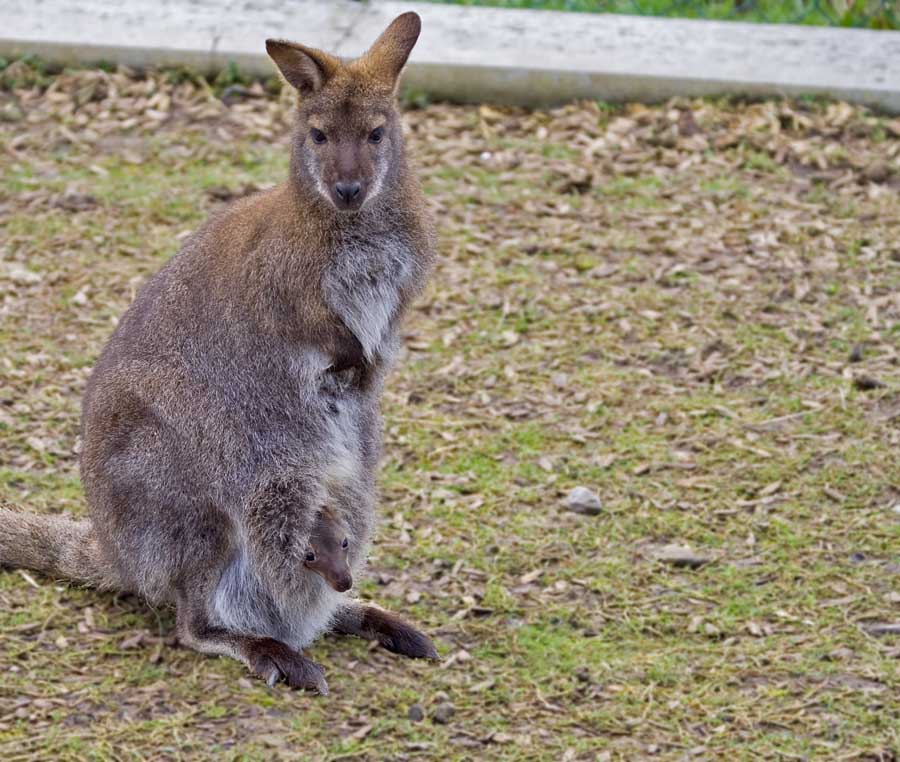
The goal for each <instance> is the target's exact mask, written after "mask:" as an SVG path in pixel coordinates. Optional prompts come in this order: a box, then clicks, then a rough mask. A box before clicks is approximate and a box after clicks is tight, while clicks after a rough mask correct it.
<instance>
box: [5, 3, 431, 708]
mask: <svg viewBox="0 0 900 762" xmlns="http://www.w3.org/2000/svg"><path fill="white" fill-rule="evenodd" d="M419 30H420V21H419V17H418V16H417V15H416V14H415V13H404V14H403V15H402V16H399V17H398V18H397V19H395V20H394V21H393V23H391V25H390V26H389V27H388V28H387V30H385V32H384V33H383V34H382V35H381V36H380V37H379V38H378V40H376V42H375V43H374V44H373V45H372V47H371V48H370V49H369V50H368V52H366V53H365V54H364V55H363V56H362V57H361V58H358V59H355V60H351V61H343V60H341V59H339V58H336V57H334V56H331V55H328V54H327V53H323V52H322V51H319V50H314V49H311V48H307V47H304V46H302V45H297V44H294V43H291V42H283V41H277V40H268V41H267V42H266V49H267V50H268V53H269V55H270V56H271V57H272V59H273V60H274V61H275V63H276V64H277V65H278V67H279V69H280V70H281V72H282V74H283V75H284V77H285V79H286V80H287V81H288V83H289V84H290V85H291V86H293V87H294V88H295V89H296V90H297V91H298V93H299V100H298V108H297V117H296V127H295V130H294V132H293V138H292V145H291V163H290V176H289V178H288V180H287V181H286V182H284V183H283V184H281V185H280V186H277V187H275V188H273V189H272V190H269V191H265V192H262V193H258V194H256V195H253V196H250V197H248V198H244V199H241V200H239V201H237V202H235V203H234V204H232V205H230V206H229V207H227V208H226V209H225V210H224V211H222V212H220V213H219V214H217V215H215V216H214V217H213V218H212V219H211V220H209V221H208V222H207V223H206V224H205V225H204V226H203V227H202V228H201V229H200V230H199V231H198V232H197V233H195V234H194V235H193V236H191V237H190V238H189V239H188V240H187V242H186V243H185V245H184V247H183V248H182V250H181V251H180V252H179V254H178V255H177V256H175V257H174V258H173V259H172V260H171V261H170V262H168V263H167V264H166V265H165V266H164V267H163V268H162V270H160V272H158V273H157V274H156V275H155V276H154V277H152V278H151V279H150V280H149V281H147V283H146V284H145V285H144V286H143V288H142V289H141V290H140V291H139V293H138V295H137V297H136V299H135V300H134V303H133V304H132V305H131V307H130V308H129V309H128V310H127V312H126V313H125V315H124V316H123V317H122V320H121V321H120V323H119V325H118V327H117V328H116V331H115V333H114V334H113V336H112V338H111V339H110V341H109V343H108V344H107V345H106V347H105V348H104V350H103V352H102V354H101V356H100V359H99V360H98V362H97V364H96V366H95V368H94V371H93V373H92V375H91V378H90V380H89V382H88V385H87V391H86V393H85V397H84V405H83V413H82V438H83V447H82V453H81V478H82V483H83V485H84V488H85V493H86V496H87V500H88V504H89V507H90V521H71V520H68V519H64V518H60V517H51V516H38V515H35V514H29V513H22V512H19V511H10V510H5V511H0V563H2V564H4V565H8V566H24V567H29V568H32V569H37V570H40V571H44V572H46V573H48V574H50V575H54V576H61V577H67V578H70V579H73V580H76V581H79V582H82V583H86V584H90V585H95V586H97V587H100V588H107V589H118V590H127V591H132V592H136V593H138V594H140V595H143V596H144V597H146V598H147V599H148V600H149V601H151V602H154V603H160V602H165V603H171V604H174V605H175V606H176V609H177V629H178V635H179V639H180V640H181V641H182V642H183V643H185V644H186V645H189V646H191V647H193V648H195V649H196V650H198V651H201V652H204V653H210V654H226V655H228V656H232V657H234V658H236V659H239V660H241V661H242V662H244V663H245V664H246V665H247V666H248V667H249V668H250V669H251V670H252V671H253V672H255V673H256V674H258V675H260V676H261V677H263V678H264V679H265V680H267V681H268V682H269V683H270V684H274V683H275V682H277V681H278V680H280V679H284V680H285V681H286V682H287V683H288V684H289V685H291V686H293V687H299V688H307V689H315V690H318V691H319V692H320V693H326V692H327V686H326V683H325V678H324V673H323V671H322V669H321V667H319V666H318V665H317V664H315V663H313V662H312V661H310V660H309V659H307V658H306V657H304V656H303V655H301V653H300V649H302V648H303V647H305V646H307V645H308V644H309V643H310V642H311V641H312V640H313V639H315V638H316V637H317V636H318V635H319V634H321V633H322V632H323V631H325V630H327V629H332V630H334V631H336V632H339V633H346V634H353V635H358V636H361V637H364V638H369V639H377V640H378V641H379V642H380V643H381V644H382V645H383V646H385V647H386V648H388V649H390V650H392V651H395V652H397V653H400V654H404V655H406V656H411V657H424V658H436V657H437V652H436V651H435V649H434V646H433V645H432V644H431V641H430V640H429V639H428V638H427V637H426V636H424V635H423V634H421V633H420V632H418V631H417V630H416V629H414V628H413V627H411V626H409V625H407V624H405V623H404V622H403V621H402V620H400V619H399V618H397V617H396V616H394V615H392V614H390V613H387V612H385V611H382V610H380V609H377V608H374V607H371V606H364V605H362V604H360V603H358V602H355V601H353V600H351V599H348V598H347V597H346V596H345V595H344V594H343V593H342V592H341V589H342V588H343V589H346V585H347V584H349V580H351V579H352V576H351V575H356V574H358V573H359V571H360V570H361V568H362V566H363V564H364V559H365V556H366V553H367V549H368V547H369V543H370V540H371V536H372V531H373V523H374V510H375V488H374V481H375V478H374V477H375V469H376V464H377V460H378V455H379V448H380V436H381V419H380V412H379V398H380V394H381V388H382V382H383V379H384V376H385V373H386V372H387V370H388V369H389V367H390V366H391V364H392V361H393V358H394V355H395V353H396V350H397V347H398V342H399V333H398V332H399V324H400V321H401V319H402V318H403V316H404V313H405V312H406V311H407V308H408V307H409V304H410V300H411V299H413V297H414V296H415V295H416V294H417V293H418V292H419V291H420V290H421V289H422V287H423V285H424V283H425V280H426V277H427V275H428V272H429V269H430V266H431V262H432V258H433V249H434V234H433V230H432V223H431V221H430V219H429V216H428V214H427V212H426V207H425V203H424V200H423V197H422V195H421V191H420V189H419V186H418V183H417V181H416V179H415V177H414V175H413V174H412V172H411V171H410V169H409V167H408V165H407V162H406V159H405V156H404V149H403V137H402V131H401V124H400V117H399V114H398V111H397V105H396V89H397V80H398V77H399V75H400V71H401V69H402V68H403V66H404V64H405V63H406V59H407V57H408V56H409V53H410V51H411V50H412V47H413V45H414V44H415V42H416V39H417V38H418V35H419ZM323 511H327V514H323ZM323 515H326V516H327V517H328V518H327V521H328V522H329V523H328V527H330V528H331V534H334V530H333V527H334V526H340V527H341V529H340V531H341V533H342V535H343V536H342V537H341V543H342V544H343V541H344V540H346V545H347V547H346V548H345V550H346V572H347V573H346V576H345V577H340V575H338V577H336V578H335V579H328V574H326V573H324V572H323V571H322V570H321V569H316V568H311V566H312V562H309V560H308V557H307V554H308V553H310V552H314V550H312V551H311V547H312V546H314V545H315V542H316V537H315V535H316V528H317V522H321V521H322V516H323ZM332 539H334V538H333V537H332ZM329 583H330V584H329Z"/></svg>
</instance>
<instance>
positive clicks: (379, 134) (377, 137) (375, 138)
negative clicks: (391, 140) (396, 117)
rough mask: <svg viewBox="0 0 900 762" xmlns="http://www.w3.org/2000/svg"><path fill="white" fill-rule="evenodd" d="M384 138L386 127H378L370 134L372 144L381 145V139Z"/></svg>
mask: <svg viewBox="0 0 900 762" xmlns="http://www.w3.org/2000/svg"><path fill="white" fill-rule="evenodd" d="M383 137H384V127H376V128H375V129H374V130H372V131H371V132H370V133H369V142H370V143H380V142H381V139H382V138H383Z"/></svg>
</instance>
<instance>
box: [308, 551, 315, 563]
mask: <svg viewBox="0 0 900 762" xmlns="http://www.w3.org/2000/svg"><path fill="white" fill-rule="evenodd" d="M315 560H316V554H315V553H313V552H312V551H311V550H307V551H306V561H307V563H310V564H311V563H312V562H313V561H315Z"/></svg>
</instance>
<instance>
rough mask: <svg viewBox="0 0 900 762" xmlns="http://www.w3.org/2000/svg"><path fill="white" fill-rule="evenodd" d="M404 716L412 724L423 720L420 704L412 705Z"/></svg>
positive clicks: (422, 710) (423, 713)
mask: <svg viewBox="0 0 900 762" xmlns="http://www.w3.org/2000/svg"><path fill="white" fill-rule="evenodd" d="M406 716H407V717H409V719H410V720H411V721H412V722H421V721H422V720H424V719H425V710H424V709H423V708H422V705H421V704H413V705H412V706H411V707H410V708H409V711H408V712H407V713H406Z"/></svg>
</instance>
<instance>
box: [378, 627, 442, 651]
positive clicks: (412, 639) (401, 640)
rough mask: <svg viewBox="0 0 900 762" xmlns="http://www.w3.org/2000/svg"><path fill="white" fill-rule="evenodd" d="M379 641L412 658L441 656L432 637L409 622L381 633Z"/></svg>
mask: <svg viewBox="0 0 900 762" xmlns="http://www.w3.org/2000/svg"><path fill="white" fill-rule="evenodd" d="M378 642H379V643H381V645H382V646H384V647H385V648H386V649H387V650H388V651H393V652H394V653H395V654H400V655H401V656H408V657H409V658H411V659H440V658H441V657H440V656H439V655H438V652H437V649H436V648H435V647H434V644H433V643H432V642H431V639H430V638H428V636H427V635H423V634H422V633H421V632H419V631H418V630H417V629H416V628H415V627H410V626H409V625H408V624H398V625H395V626H394V627H392V628H391V630H390V632H383V633H379V635H378Z"/></svg>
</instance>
